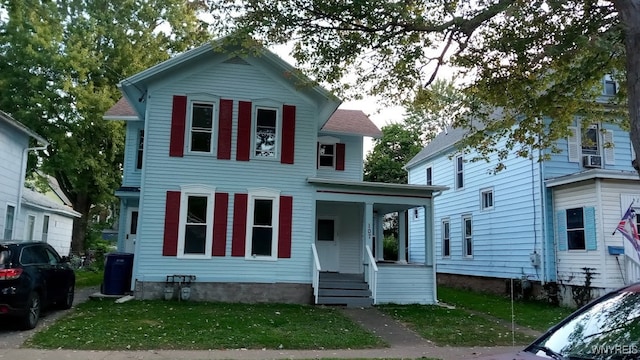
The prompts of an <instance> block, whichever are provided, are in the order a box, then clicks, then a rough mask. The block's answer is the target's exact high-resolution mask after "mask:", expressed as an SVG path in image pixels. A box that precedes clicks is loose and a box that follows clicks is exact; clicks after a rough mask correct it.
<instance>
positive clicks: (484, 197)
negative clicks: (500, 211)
mask: <svg viewBox="0 0 640 360" xmlns="http://www.w3.org/2000/svg"><path fill="white" fill-rule="evenodd" d="M480 209H481V210H491V209H493V189H482V190H480Z"/></svg>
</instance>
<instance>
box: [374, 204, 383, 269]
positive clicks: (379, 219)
mask: <svg viewBox="0 0 640 360" xmlns="http://www.w3.org/2000/svg"><path fill="white" fill-rule="evenodd" d="M384 215H385V214H380V213H376V232H375V234H376V253H375V255H376V260H384Z"/></svg>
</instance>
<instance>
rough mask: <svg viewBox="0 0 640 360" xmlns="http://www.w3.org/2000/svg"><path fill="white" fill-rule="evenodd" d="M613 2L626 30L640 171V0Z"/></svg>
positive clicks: (633, 141) (631, 108)
mask: <svg viewBox="0 0 640 360" xmlns="http://www.w3.org/2000/svg"><path fill="white" fill-rule="evenodd" d="M613 4H614V6H615V7H616V10H618V13H619V15H620V20H621V22H622V24H623V26H624V31H625V37H624V42H625V48H626V54H625V55H626V58H627V101H628V102H629V125H630V129H629V136H630V137H631V144H633V149H634V152H635V159H636V160H635V161H634V165H635V168H636V170H637V171H638V172H639V173H640V167H639V166H638V163H639V162H640V0H615V1H613Z"/></svg>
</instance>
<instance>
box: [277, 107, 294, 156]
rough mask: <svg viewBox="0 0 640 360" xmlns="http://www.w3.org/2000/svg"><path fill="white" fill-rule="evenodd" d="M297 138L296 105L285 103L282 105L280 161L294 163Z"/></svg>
mask: <svg viewBox="0 0 640 360" xmlns="http://www.w3.org/2000/svg"><path fill="white" fill-rule="evenodd" d="M295 140H296V107H295V106H293V105H284V106H283V107H282V154H281V155H280V162H281V163H283V164H293V157H294V150H295V146H296V143H295Z"/></svg>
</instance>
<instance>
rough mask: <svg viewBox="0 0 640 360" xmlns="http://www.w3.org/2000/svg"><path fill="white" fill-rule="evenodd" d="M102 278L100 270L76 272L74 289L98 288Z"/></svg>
mask: <svg viewBox="0 0 640 360" xmlns="http://www.w3.org/2000/svg"><path fill="white" fill-rule="evenodd" d="M103 278H104V271H102V270H85V269H82V270H76V287H77V288H84V287H91V286H100V284H102V279H103Z"/></svg>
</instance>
